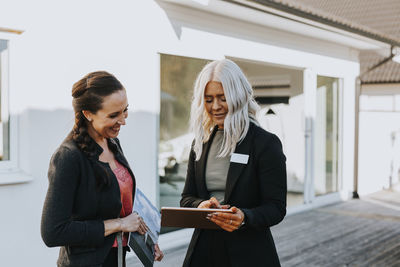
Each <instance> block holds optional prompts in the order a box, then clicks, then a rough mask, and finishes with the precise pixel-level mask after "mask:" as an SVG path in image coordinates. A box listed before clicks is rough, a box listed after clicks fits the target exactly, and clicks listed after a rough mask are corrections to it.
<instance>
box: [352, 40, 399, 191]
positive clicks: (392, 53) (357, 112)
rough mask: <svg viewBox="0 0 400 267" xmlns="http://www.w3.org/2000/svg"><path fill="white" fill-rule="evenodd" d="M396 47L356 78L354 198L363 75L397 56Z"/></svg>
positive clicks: (356, 184)
mask: <svg viewBox="0 0 400 267" xmlns="http://www.w3.org/2000/svg"><path fill="white" fill-rule="evenodd" d="M395 52H397V51H396V49H395V47H394V46H391V48H390V56H388V57H386V58H384V59H383V60H382V61H380V62H378V63H377V64H375V65H373V66H372V67H370V68H369V69H367V70H366V71H364V72H363V73H361V74H359V75H358V76H357V78H356V92H355V93H356V96H355V97H356V99H355V100H356V101H355V120H354V123H355V127H354V135H355V136H354V191H353V198H360V196H359V195H358V143H359V127H360V96H361V77H362V76H363V75H365V74H367V73H368V72H370V71H373V70H374V69H376V68H378V67H379V66H381V65H383V64H385V63H386V62H388V61H390V60H392V58H393V57H394V56H396V53H395Z"/></svg>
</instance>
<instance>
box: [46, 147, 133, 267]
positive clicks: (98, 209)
mask: <svg viewBox="0 0 400 267" xmlns="http://www.w3.org/2000/svg"><path fill="white" fill-rule="evenodd" d="M108 143H109V147H110V149H111V150H112V151H113V152H114V155H115V159H116V160H117V161H118V162H119V163H121V164H122V165H123V166H125V167H126V168H127V169H128V170H129V173H130V174H131V176H132V179H133V194H134V192H135V177H134V175H133V173H132V170H131V169H130V167H129V165H128V162H127V160H126V159H125V157H124V155H123V153H122V150H121V147H120V145H119V141H118V139H109V140H108ZM95 146H96V151H95V153H94V155H93V156H90V157H88V156H86V155H85V154H84V153H83V152H82V151H81V150H80V149H79V148H78V147H77V146H76V144H75V142H74V141H73V140H65V141H64V142H63V143H62V144H61V145H60V147H59V148H58V149H57V150H56V152H55V153H54V154H53V156H52V158H51V161H50V166H49V171H48V178H49V188H48V191H47V195H46V200H45V202H44V207H43V214H42V222H41V234H42V238H43V241H44V242H45V244H46V245H47V246H49V247H55V246H61V248H60V254H59V258H58V261H57V265H58V266H100V265H101V264H102V263H103V262H104V259H105V258H106V256H107V255H108V253H109V251H110V249H111V247H112V245H113V243H114V240H115V234H111V235H109V236H107V237H104V222H103V221H104V220H107V219H113V218H118V217H119V214H120V211H121V208H122V204H121V195H120V191H119V185H118V181H117V178H115V175H114V173H113V172H112V170H111V168H110V167H109V165H108V163H103V162H101V164H103V165H104V167H105V170H106V171H107V173H108V175H110V176H111V177H113V178H114V179H111V185H110V186H109V187H105V188H103V189H101V190H99V189H98V188H97V186H96V179H95V174H94V172H93V167H92V164H91V161H99V155H100V154H101V153H102V152H103V149H102V148H101V147H100V146H99V145H97V143H95Z"/></svg>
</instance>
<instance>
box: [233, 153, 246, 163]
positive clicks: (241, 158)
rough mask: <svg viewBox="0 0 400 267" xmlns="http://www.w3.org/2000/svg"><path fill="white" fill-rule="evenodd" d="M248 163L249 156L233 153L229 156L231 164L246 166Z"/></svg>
mask: <svg viewBox="0 0 400 267" xmlns="http://www.w3.org/2000/svg"><path fill="white" fill-rule="evenodd" d="M248 161H249V155H245V154H239V153H233V154H232V156H231V162H235V163H240V164H247V162H248Z"/></svg>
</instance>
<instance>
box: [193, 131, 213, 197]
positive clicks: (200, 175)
mask: <svg viewBox="0 0 400 267" xmlns="http://www.w3.org/2000/svg"><path fill="white" fill-rule="evenodd" d="M217 130H218V127H215V128H214V129H213V131H212V133H211V135H210V139H209V140H208V142H207V143H205V144H203V151H202V153H201V157H200V159H199V161H197V162H196V165H197V166H196V171H197V174H196V178H197V179H196V186H197V188H198V190H199V194H200V196H201V197H203V198H210V194H209V192H208V189H207V185H206V165H207V158H208V152H209V151H210V147H211V144H212V141H213V139H214V136H215V133H216V132H217Z"/></svg>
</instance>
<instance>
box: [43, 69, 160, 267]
mask: <svg viewBox="0 0 400 267" xmlns="http://www.w3.org/2000/svg"><path fill="white" fill-rule="evenodd" d="M72 97H73V102H72V104H73V108H74V112H75V124H74V127H73V129H72V131H71V133H70V134H69V135H68V136H67V138H66V139H65V140H64V142H63V143H62V144H61V145H60V147H59V148H58V149H57V150H56V152H55V153H54V154H53V156H52V158H51V161H50V166H49V172H48V177H49V188H48V191H47V196H46V200H45V203H44V207H43V214H42V223H41V233H42V238H43V240H44V242H45V243H46V245H47V246H49V247H55V246H61V248H60V254H59V258H58V261H57V265H58V266H104V267H108V266H117V263H118V265H119V266H122V265H124V266H125V254H126V251H127V250H128V247H127V234H125V233H128V232H139V233H140V234H144V233H146V231H147V230H148V228H147V226H146V224H145V223H144V222H143V220H142V219H141V218H140V217H139V216H138V214H137V213H134V212H133V213H132V207H133V199H134V194H135V187H136V184H135V176H134V175H133V173H132V170H131V169H130V167H129V164H128V162H127V160H126V159H125V157H124V155H123V153H122V149H121V146H120V144H119V141H118V139H117V136H118V134H119V130H120V128H121V126H122V125H125V119H126V118H127V116H128V99H127V96H126V91H125V89H124V87H123V86H122V84H121V83H120V82H119V81H118V80H117V79H116V78H115V77H114V76H113V75H111V74H109V73H107V72H104V71H98V72H92V73H89V74H88V75H86V76H85V77H83V78H82V79H81V80H79V81H78V82H76V83H75V84H74V86H73V88H72ZM121 233H122V234H121ZM162 258H163V254H162V252H161V250H160V249H159V247H158V245H156V246H155V260H161V259H162Z"/></svg>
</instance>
